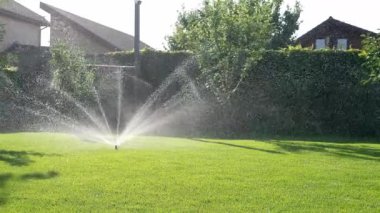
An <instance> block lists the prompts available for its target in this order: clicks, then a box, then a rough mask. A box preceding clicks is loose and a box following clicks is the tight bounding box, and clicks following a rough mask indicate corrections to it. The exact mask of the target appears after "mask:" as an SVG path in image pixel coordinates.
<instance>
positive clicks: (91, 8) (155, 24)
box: [16, 0, 380, 49]
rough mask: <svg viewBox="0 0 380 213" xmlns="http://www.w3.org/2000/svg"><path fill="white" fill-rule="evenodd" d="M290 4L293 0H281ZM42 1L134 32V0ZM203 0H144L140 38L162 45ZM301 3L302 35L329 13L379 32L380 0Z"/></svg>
mask: <svg viewBox="0 0 380 213" xmlns="http://www.w3.org/2000/svg"><path fill="white" fill-rule="evenodd" d="M16 1H18V2H20V3H22V4H23V5H25V6H27V7H29V8H30V9H32V10H34V11H36V12H38V13H39V14H41V15H43V16H45V17H46V18H47V19H49V17H48V14H47V13H44V12H43V11H41V10H40V9H39V2H40V1H39V0H16ZM284 1H285V3H286V4H290V5H293V4H294V2H295V0H284ZM43 2H45V3H47V4H51V5H53V6H56V7H59V8H61V9H64V10H66V11H69V12H72V13H75V14H77V15H80V16H82V17H85V18H88V19H91V20H93V21H96V22H99V23H101V24H104V25H107V26H110V27H113V28H115V29H118V30H121V31H123V32H126V33H129V34H131V35H133V33H134V32H133V30H134V26H133V24H134V21H133V18H134V0H107V1H99V0H98V1H95V0H44V1H43ZM201 2H202V0H143V3H142V5H141V39H142V40H143V41H144V42H146V43H147V44H149V45H151V46H152V47H154V48H157V49H163V47H164V45H165V36H167V35H169V34H171V33H172V32H173V26H174V24H175V22H176V18H177V14H178V11H179V10H181V8H182V7H183V6H184V7H185V8H186V9H195V8H197V7H199V6H200V5H201ZM300 2H301V5H302V7H303V13H302V16H301V21H302V23H301V25H300V30H299V31H298V32H297V33H296V35H298V36H299V35H302V34H303V33H305V32H307V31H308V30H310V29H311V28H313V27H314V26H316V25H318V24H319V23H321V22H322V21H324V20H326V19H327V18H328V17H329V16H333V17H334V18H336V19H338V20H341V21H344V22H347V23H350V24H353V25H356V26H359V27H362V28H364V29H367V30H371V31H375V32H379V31H378V29H379V28H380V13H379V12H378V8H380V1H379V0H360V1H359V0H300ZM48 34H49V32H48V30H45V32H44V33H43V44H44V45H48V43H49V36H48Z"/></svg>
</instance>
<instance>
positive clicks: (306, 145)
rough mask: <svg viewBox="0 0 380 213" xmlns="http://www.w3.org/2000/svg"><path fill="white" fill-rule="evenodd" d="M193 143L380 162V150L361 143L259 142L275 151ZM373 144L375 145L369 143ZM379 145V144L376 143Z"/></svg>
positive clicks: (271, 151) (195, 139)
mask: <svg viewBox="0 0 380 213" xmlns="http://www.w3.org/2000/svg"><path fill="white" fill-rule="evenodd" d="M191 140H193V141H197V142H201V143H209V144H217V145H223V146H229V147H234V148H241V149H247V150H255V151H261V152H266V153H270V154H286V153H302V152H319V153H326V154H330V155H335V156H340V157H344V158H352V159H361V160H371V161H380V148H374V147H371V146H369V145H364V143H363V142H362V143H363V145H360V142H357V143H353V144H355V145H349V144H347V143H348V141H347V142H343V143H341V142H335V143H333V142H319V140H318V142H314V141H300V142H294V141H286V140H259V141H262V142H265V143H269V144H272V145H274V146H275V147H274V150H270V149H262V148H256V147H254V144H252V146H244V145H239V144H235V143H228V142H221V141H214V140H206V139H197V138H191ZM368 144H373V143H368ZM374 144H377V143H374Z"/></svg>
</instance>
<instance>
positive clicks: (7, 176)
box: [0, 171, 59, 206]
mask: <svg viewBox="0 0 380 213" xmlns="http://www.w3.org/2000/svg"><path fill="white" fill-rule="evenodd" d="M58 176H59V173H58V172H56V171H48V172H46V173H42V172H33V173H26V174H23V175H21V176H19V177H16V178H15V175H13V174H12V173H4V174H0V206H2V205H5V204H6V203H7V200H8V196H9V194H10V192H11V191H13V190H10V189H9V188H8V187H7V183H8V182H9V181H15V180H21V181H29V180H48V179H52V178H56V177H58Z"/></svg>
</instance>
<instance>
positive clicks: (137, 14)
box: [134, 0, 141, 75]
mask: <svg viewBox="0 0 380 213" xmlns="http://www.w3.org/2000/svg"><path fill="white" fill-rule="evenodd" d="M140 5H141V0H135V47H134V48H135V70H136V75H140V74H141V73H140V68H141V59H140Z"/></svg>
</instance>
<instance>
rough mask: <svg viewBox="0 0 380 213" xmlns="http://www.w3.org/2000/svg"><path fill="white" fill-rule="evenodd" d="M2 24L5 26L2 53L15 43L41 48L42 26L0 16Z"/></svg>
mask: <svg viewBox="0 0 380 213" xmlns="http://www.w3.org/2000/svg"><path fill="white" fill-rule="evenodd" d="M0 24H5V26H4V29H5V35H4V39H3V41H1V42H0V51H3V50H4V49H6V48H8V47H9V46H10V45H12V44H13V43H14V42H17V43H19V44H24V45H33V46H40V42H41V36H40V33H41V30H40V26H37V25H34V24H29V23H26V22H23V21H18V20H16V19H13V18H9V17H6V16H3V15H0Z"/></svg>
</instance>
